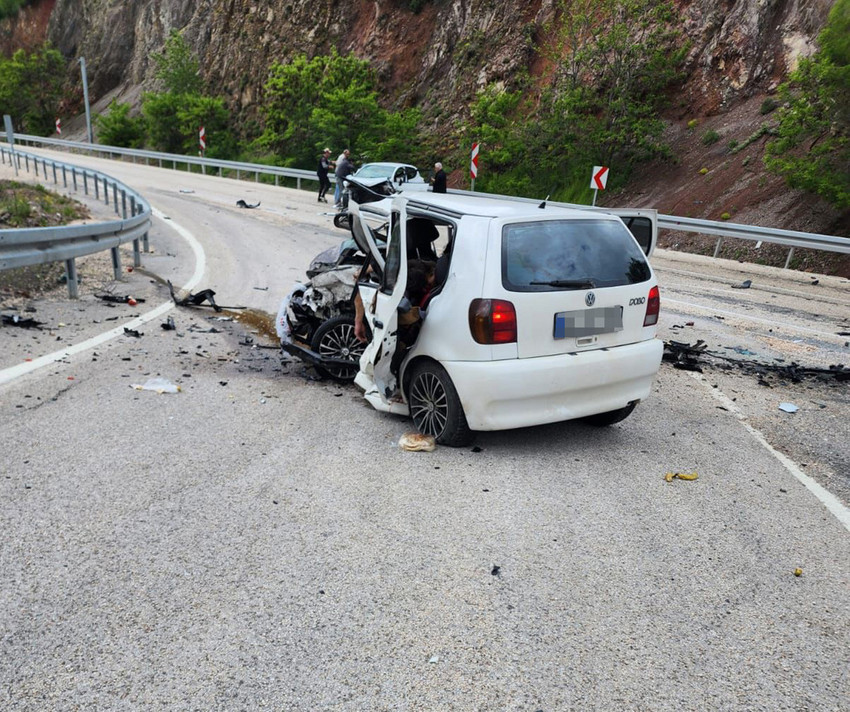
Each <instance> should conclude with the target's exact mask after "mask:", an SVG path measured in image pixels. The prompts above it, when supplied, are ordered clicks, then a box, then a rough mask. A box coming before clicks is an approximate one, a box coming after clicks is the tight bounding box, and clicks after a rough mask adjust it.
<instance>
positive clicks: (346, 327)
mask: <svg viewBox="0 0 850 712" xmlns="http://www.w3.org/2000/svg"><path fill="white" fill-rule="evenodd" d="M310 348H311V349H312V350H313V351H315V352H316V353H317V354H319V355H320V356H326V357H329V358H341V359H348V360H350V361H351V364H352V365H351V367H350V368H346V367H344V366H316V371H318V372H319V374H320V375H322V376H324V377H325V378H331V379H333V380H334V381H339V382H340V383H350V382H351V381H353V380H354V377H355V376H356V375H357V372H358V371H359V370H360V356H361V355H362V354H363V350H364V349H365V348H366V344H365V343H363V342H361V341H358V340H357V337H356V336H355V335H354V317H353V316H351V315H348V314H341V315H339V316H335V317H333V318H332V319H328V320H327V321H326V322H324V323H323V324H322V325H321V326H320V327H319V328H318V329H316V333H315V334H313V340H312V342H311V343H310Z"/></svg>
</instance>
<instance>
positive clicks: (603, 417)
mask: <svg viewBox="0 0 850 712" xmlns="http://www.w3.org/2000/svg"><path fill="white" fill-rule="evenodd" d="M636 405H637V401H635V402H634V403H629V404H628V405H627V406H625V407H624V408H617V410H609V411H608V412H607V413H597V414H596V415H588V416H587V417H585V418H582V420H584V422H585V423H588V424H589V425H595V426H597V427H599V428H604V427H607V426H608V425H614V423H619V422H620V421H621V420H625V419H626V418H628V417H629V416H630V415H631V414H632V411H633V410H634V409H635V406H636Z"/></svg>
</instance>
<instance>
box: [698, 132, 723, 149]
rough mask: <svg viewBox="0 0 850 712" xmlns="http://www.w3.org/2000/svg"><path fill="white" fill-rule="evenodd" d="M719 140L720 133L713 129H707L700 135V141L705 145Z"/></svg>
mask: <svg viewBox="0 0 850 712" xmlns="http://www.w3.org/2000/svg"><path fill="white" fill-rule="evenodd" d="M719 140H720V134H719V133H717V131H715V130H714V129H709V130H708V131H706V132H705V133H704V134H703V135H702V143H703V145H705V146H710V145H711V144H713V143H717V142H718V141H719Z"/></svg>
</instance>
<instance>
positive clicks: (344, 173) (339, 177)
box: [334, 148, 354, 208]
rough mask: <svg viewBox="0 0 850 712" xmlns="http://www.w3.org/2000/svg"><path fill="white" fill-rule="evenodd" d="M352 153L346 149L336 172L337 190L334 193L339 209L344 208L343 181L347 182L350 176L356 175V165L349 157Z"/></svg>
mask: <svg viewBox="0 0 850 712" xmlns="http://www.w3.org/2000/svg"><path fill="white" fill-rule="evenodd" d="M350 155H351V152H350V151H349V150H348V149H347V148H346V149H345V150H344V151H343V152H342V155H341V156H340V157H339V159H338V160H337V163H336V171H335V172H334V173H335V175H336V190H335V191H334V204H335V206H336V207H337V208H340V207H342V189H343V181H345V179H346V178H348V176H350V175H351V174H352V173H354V164H353V163H352V162H351V159H350V158H349V156H350Z"/></svg>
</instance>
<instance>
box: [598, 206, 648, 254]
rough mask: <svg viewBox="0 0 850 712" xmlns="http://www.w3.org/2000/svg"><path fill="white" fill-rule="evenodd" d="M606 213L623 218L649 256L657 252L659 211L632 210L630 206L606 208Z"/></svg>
mask: <svg viewBox="0 0 850 712" xmlns="http://www.w3.org/2000/svg"><path fill="white" fill-rule="evenodd" d="M605 212H606V213H611V214H612V215H616V216H617V217H618V218H620V220H622V221H623V222H624V223H625V224H626V227H627V228H629V232H631V233H632V235H634V237H635V240H637V243H638V245H640V249H641V250H643V253H644V254H645V255H646V256H647V257H651V256H652V253H653V252H655V244H656V243H657V242H658V211H657V210H653V209H646V210H630V209H628V208H605Z"/></svg>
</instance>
